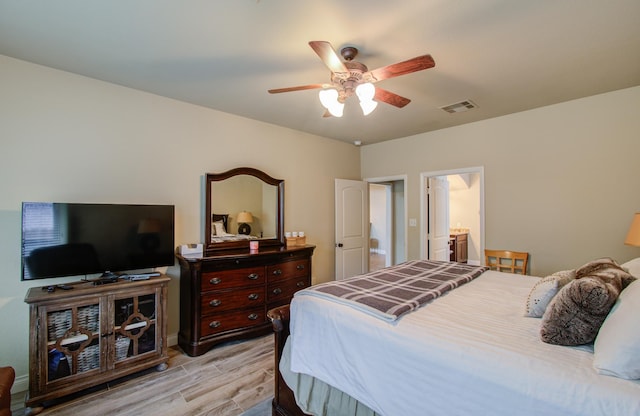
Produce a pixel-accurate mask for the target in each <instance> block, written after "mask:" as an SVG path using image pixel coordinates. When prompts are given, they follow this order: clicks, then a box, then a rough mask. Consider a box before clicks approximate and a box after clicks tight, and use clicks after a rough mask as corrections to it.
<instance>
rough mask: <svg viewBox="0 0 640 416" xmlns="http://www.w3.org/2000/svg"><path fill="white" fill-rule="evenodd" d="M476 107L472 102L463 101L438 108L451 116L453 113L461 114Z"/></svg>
mask: <svg viewBox="0 0 640 416" xmlns="http://www.w3.org/2000/svg"><path fill="white" fill-rule="evenodd" d="M476 107H478V106H477V105H475V103H474V102H473V101H471V100H464V101H460V102H459V103H455V104H449V105H445V106H444V107H440V108H442V109H443V110H444V111H446V112H447V113H451V114H453V113H461V112H463V111H468V110H471V109H473V108H476Z"/></svg>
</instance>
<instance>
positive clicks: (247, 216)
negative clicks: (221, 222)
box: [236, 211, 253, 224]
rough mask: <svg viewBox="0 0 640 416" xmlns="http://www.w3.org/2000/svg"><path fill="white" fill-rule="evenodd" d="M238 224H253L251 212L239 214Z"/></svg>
mask: <svg viewBox="0 0 640 416" xmlns="http://www.w3.org/2000/svg"><path fill="white" fill-rule="evenodd" d="M236 222H237V223H238V224H246V223H249V222H253V215H251V213H250V212H247V211H242V212H241V213H239V214H238V218H236Z"/></svg>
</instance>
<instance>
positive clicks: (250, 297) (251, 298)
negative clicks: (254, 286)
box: [247, 293, 260, 300]
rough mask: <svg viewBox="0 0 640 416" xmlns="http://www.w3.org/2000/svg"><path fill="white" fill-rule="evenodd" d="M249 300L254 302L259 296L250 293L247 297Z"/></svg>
mask: <svg viewBox="0 0 640 416" xmlns="http://www.w3.org/2000/svg"><path fill="white" fill-rule="evenodd" d="M247 297H248V298H249V300H256V299H258V298H259V297H260V296H259V295H258V294H257V293H252V294H250V295H249V296H247Z"/></svg>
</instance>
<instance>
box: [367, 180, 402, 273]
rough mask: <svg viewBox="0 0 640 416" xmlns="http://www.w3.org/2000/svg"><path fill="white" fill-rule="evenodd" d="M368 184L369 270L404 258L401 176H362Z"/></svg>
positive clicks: (397, 262)
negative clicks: (368, 177) (370, 177)
mask: <svg viewBox="0 0 640 416" xmlns="http://www.w3.org/2000/svg"><path fill="white" fill-rule="evenodd" d="M366 181H367V182H368V185H369V271H375V270H379V269H381V268H383V267H388V266H392V265H395V264H399V263H402V262H404V261H406V258H407V255H406V247H407V242H406V227H407V225H406V202H405V184H406V180H405V177H404V176H401V177H387V178H375V179H367V180H366Z"/></svg>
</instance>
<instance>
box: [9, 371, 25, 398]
mask: <svg viewBox="0 0 640 416" xmlns="http://www.w3.org/2000/svg"><path fill="white" fill-rule="evenodd" d="M27 390H29V375H28V374H24V375H21V376H16V381H14V382H13V386H11V394H15V393H22V392H23V391H27Z"/></svg>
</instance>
